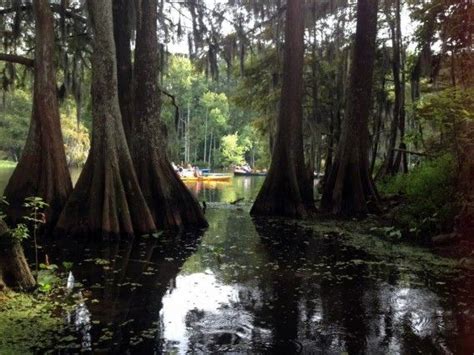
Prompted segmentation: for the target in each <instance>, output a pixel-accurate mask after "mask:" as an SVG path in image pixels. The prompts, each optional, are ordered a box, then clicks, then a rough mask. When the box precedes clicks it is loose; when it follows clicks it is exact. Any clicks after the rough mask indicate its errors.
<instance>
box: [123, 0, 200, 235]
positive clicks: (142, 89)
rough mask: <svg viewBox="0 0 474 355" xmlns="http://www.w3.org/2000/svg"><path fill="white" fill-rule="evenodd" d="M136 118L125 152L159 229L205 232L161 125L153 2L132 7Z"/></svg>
mask: <svg viewBox="0 0 474 355" xmlns="http://www.w3.org/2000/svg"><path fill="white" fill-rule="evenodd" d="M136 4H137V9H136V11H137V39H136V49H135V63H134V64H135V67H134V75H135V117H134V118H133V121H132V135H131V145H130V150H131V153H132V157H133V162H134V164H135V169H136V171H137V175H138V180H139V183H140V186H141V189H142V191H143V195H144V196H145V199H146V201H147V203H148V206H149V207H150V210H151V213H152V215H153V218H154V220H155V223H156V225H157V227H159V228H179V227H183V226H195V227H204V226H207V222H206V220H205V219H204V215H203V212H202V210H201V207H200V205H199V203H198V201H197V200H196V199H195V197H194V196H193V195H192V193H191V192H190V191H189V189H188V188H186V186H185V185H184V183H183V182H182V181H181V179H180V178H179V177H178V176H177V174H176V173H175V171H174V170H173V168H172V166H171V164H170V162H169V160H168V157H167V154H166V129H165V125H164V124H163V122H162V121H161V119H160V111H161V99H160V89H159V87H158V76H159V63H158V38H157V25H156V24H157V15H158V14H157V1H156V0H139V1H137V3H136Z"/></svg>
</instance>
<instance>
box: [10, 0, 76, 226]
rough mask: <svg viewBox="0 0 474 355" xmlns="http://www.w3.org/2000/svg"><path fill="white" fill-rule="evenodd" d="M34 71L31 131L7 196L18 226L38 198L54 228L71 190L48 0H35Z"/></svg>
mask: <svg viewBox="0 0 474 355" xmlns="http://www.w3.org/2000/svg"><path fill="white" fill-rule="evenodd" d="M33 4H34V15H35V29H36V36H35V46H36V52H35V71H34V84H33V85H34V86H33V111H32V115H31V122H30V129H29V133H28V137H27V139H26V143H25V147H24V149H23V153H22V155H21V158H20V161H19V162H18V165H17V167H16V169H15V171H14V172H13V174H12V176H11V178H10V180H9V182H8V185H7V187H6V188H5V197H6V199H7V200H8V202H9V203H10V206H9V208H8V217H9V219H10V221H11V222H12V223H17V222H18V221H19V219H20V218H21V217H22V216H23V214H24V208H23V202H24V199H25V198H26V197H30V196H39V197H41V198H43V200H44V201H45V202H47V203H48V204H49V208H48V209H47V210H46V216H47V223H48V225H50V226H52V225H53V224H54V222H55V221H56V220H57V218H58V216H59V214H60V213H61V210H62V208H63V206H64V204H65V202H66V200H67V198H68V196H69V195H70V193H71V191H72V183H71V177H70V175H69V170H68V168H67V162H66V153H65V151H64V144H63V137H62V133H61V124H60V118H59V106H58V99H57V94H56V69H55V66H54V23H53V14H52V12H51V10H50V8H49V5H48V1H47V0H35V1H34V2H33Z"/></svg>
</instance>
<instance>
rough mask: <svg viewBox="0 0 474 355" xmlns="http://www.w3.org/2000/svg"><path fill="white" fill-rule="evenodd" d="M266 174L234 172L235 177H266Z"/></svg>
mask: <svg viewBox="0 0 474 355" xmlns="http://www.w3.org/2000/svg"><path fill="white" fill-rule="evenodd" d="M266 175H267V173H265V172H252V171H244V170H234V176H266Z"/></svg>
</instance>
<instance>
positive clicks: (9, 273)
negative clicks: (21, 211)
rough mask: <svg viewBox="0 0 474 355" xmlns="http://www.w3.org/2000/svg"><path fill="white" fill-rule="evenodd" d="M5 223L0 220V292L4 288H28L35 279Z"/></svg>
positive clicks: (20, 248) (33, 283) (31, 286)
mask: <svg viewBox="0 0 474 355" xmlns="http://www.w3.org/2000/svg"><path fill="white" fill-rule="evenodd" d="M8 233H9V231H8V227H7V225H6V224H5V223H4V222H3V221H2V220H0V292H1V291H2V290H4V289H5V288H13V289H21V290H29V289H31V288H33V287H34V286H35V284H36V283H35V279H34V278H33V275H32V274H31V270H30V267H29V266H28V263H27V262H26V258H25V255H24V253H23V248H22V246H21V244H20V243H18V242H15V241H13V240H11V238H10V236H9V235H7V234H8Z"/></svg>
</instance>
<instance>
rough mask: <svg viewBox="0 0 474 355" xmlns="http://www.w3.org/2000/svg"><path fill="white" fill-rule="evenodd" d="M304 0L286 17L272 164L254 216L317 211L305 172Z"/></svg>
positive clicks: (295, 1) (290, 6)
mask: <svg viewBox="0 0 474 355" xmlns="http://www.w3.org/2000/svg"><path fill="white" fill-rule="evenodd" d="M302 3H303V1H302V0H289V1H288V3H287V10H286V11H287V13H286V30H285V55H284V63H283V86H282V92H281V100H280V112H279V116H278V122H277V132H276V136H275V142H274V146H273V151H272V162H271V165H270V169H269V171H268V175H267V177H266V178H265V182H264V183H263V186H262V188H261V190H260V192H259V194H258V196H257V199H256V201H255V203H254V205H253V206H252V210H251V211H250V213H251V214H252V215H279V216H289V217H305V216H306V215H307V214H308V212H309V211H310V210H312V209H313V208H314V202H313V200H312V197H311V196H312V193H311V189H312V180H310V179H308V174H307V173H306V171H305V165H304V155H303V133H302V116H303V111H302V97H303V56H304V14H303V8H302V7H303V4H302Z"/></svg>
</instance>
